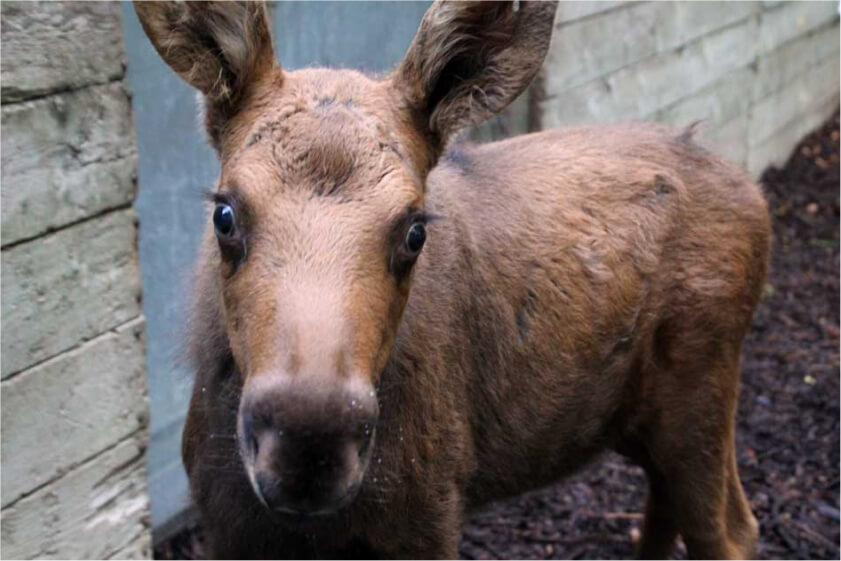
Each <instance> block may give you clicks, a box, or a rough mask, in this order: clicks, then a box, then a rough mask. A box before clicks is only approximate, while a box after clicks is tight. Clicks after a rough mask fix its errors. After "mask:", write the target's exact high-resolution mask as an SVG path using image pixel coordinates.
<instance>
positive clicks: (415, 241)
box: [406, 222, 426, 253]
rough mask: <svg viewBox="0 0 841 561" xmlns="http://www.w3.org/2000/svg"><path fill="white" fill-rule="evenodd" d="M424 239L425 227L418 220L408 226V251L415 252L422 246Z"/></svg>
mask: <svg viewBox="0 0 841 561" xmlns="http://www.w3.org/2000/svg"><path fill="white" fill-rule="evenodd" d="M425 241H426V227H424V225H423V224H421V223H420V222H417V223H415V224H412V227H411V228H409V231H408V233H406V249H408V250H409V252H410V253H417V252H419V251H420V250H421V248H422V247H423V243H424V242H425Z"/></svg>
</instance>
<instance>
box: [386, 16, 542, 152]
mask: <svg viewBox="0 0 841 561" xmlns="http://www.w3.org/2000/svg"><path fill="white" fill-rule="evenodd" d="M556 8H557V4H556V3H555V2H537V1H533V2H525V1H524V2H518V3H515V2H475V1H469V2H466V1H458V2H442V1H438V2H436V3H435V4H433V6H432V7H430V8H429V10H427V12H426V14H425V15H424V17H423V21H421V24H420V28H419V29H418V32H417V34H416V35H415V38H414V40H413V41H412V44H411V46H410V47H409V51H408V52H407V53H406V57H405V58H404V59H403V62H402V63H401V64H400V66H399V67H398V69H397V71H396V74H395V75H394V78H393V80H394V83H395V85H396V86H397V87H398V88H399V89H400V90H402V92H403V95H404V96H405V98H406V100H407V102H408V104H409V106H410V107H411V108H412V110H415V111H418V112H420V113H421V115H422V118H423V119H425V120H427V122H428V131H426V132H428V133H430V134H431V135H432V137H433V139H434V140H435V141H437V142H438V143H439V146H438V149H441V148H443V145H444V143H446V141H447V138H448V137H449V136H451V135H452V134H453V133H455V132H457V131H458V130H459V129H461V128H464V127H467V126H470V125H475V124H478V123H480V122H482V121H484V120H485V119H487V118H488V117H490V116H491V115H494V114H495V113H498V112H499V111H501V110H502V109H504V108H505V107H506V106H507V105H508V104H509V103H511V102H512V101H513V100H514V99H515V98H516V97H517V96H518V95H520V93H522V92H523V91H524V90H525V89H526V87H527V86H528V85H529V83H530V82H531V81H532V79H533V78H534V76H535V75H536V74H537V71H538V70H539V69H540V66H541V64H543V59H544V58H545V56H546V51H547V50H548V48H549V41H550V39H551V38H552V25H553V22H554V19H555V9H556Z"/></svg>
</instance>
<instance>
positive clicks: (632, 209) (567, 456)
mask: <svg viewBox="0 0 841 561" xmlns="http://www.w3.org/2000/svg"><path fill="white" fill-rule="evenodd" d="M163 6H164V7H162V6H160V5H154V4H153V5H146V4H141V5H139V6H138V12H139V14H140V16H141V21H142V22H143V24H144V28H145V29H146V31H147V33H149V35H150V37H151V38H152V40H153V43H155V45H156V47H157V48H158V50H159V52H160V53H161V54H162V56H164V58H165V59H166V60H167V61H168V62H169V63H170V64H171V65H172V66H173V68H175V69H176V70H177V71H178V72H179V73H181V74H182V76H185V78H186V79H188V81H190V82H191V83H193V84H194V85H196V86H197V87H199V88H200V89H202V91H203V92H204V93H205V95H206V98H207V103H208V108H207V109H208V112H207V124H208V130H209V132H210V134H211V139H212V141H213V142H214V145H215V146H216V147H217V150H218V151H219V154H220V158H221V160H222V177H221V178H220V184H219V189H218V193H217V195H215V197H214V198H215V201H216V209H215V211H214V216H213V221H214V225H215V232H214V231H212V230H209V231H208V233H207V236H206V240H205V244H204V249H203V258H202V265H201V267H200V269H199V277H198V298H197V301H196V304H195V314H194V318H193V322H192V327H193V339H192V351H193V356H194V360H195V366H196V372H197V378H196V385H195V390H194V393H193V399H192V402H191V405H190V412H189V416H188V421H187V426H186V428H185V434H184V443H183V446H184V449H183V455H184V462H185V466H186V468H187V472H188V475H189V478H190V484H191V489H192V492H193V496H194V498H195V500H196V502H197V504H198V507H199V509H200V511H201V514H202V517H203V521H204V524H205V527H206V531H207V534H208V542H209V546H210V553H211V554H212V555H213V556H217V557H231V558H236V557H312V556H315V557H334V558H336V557H356V556H360V557H361V556H365V557H368V556H385V557H455V556H457V554H458V541H459V538H460V535H461V522H462V520H463V517H464V514H465V512H466V511H467V510H469V509H471V508H473V507H476V506H479V505H481V504H483V503H485V502H487V501H490V500H494V499H498V498H502V497H506V496H510V495H512V494H515V493H519V492H522V491H526V490H529V489H534V488H537V487H540V486H543V485H547V484H549V483H552V482H554V481H557V480H558V479H559V478H561V477H563V476H564V475H566V474H568V473H570V472H571V471H573V470H575V469H576V468H578V467H579V466H581V465H582V464H583V463H585V462H587V461H588V460H590V459H592V458H593V456H594V455H595V454H597V453H598V452H600V451H602V450H604V449H615V450H618V451H620V452H622V453H624V454H626V455H628V456H629V457H631V458H632V459H634V460H635V461H637V462H639V463H640V464H641V465H642V466H643V467H644V468H645V470H646V473H647V475H648V478H649V482H650V494H649V502H648V506H647V511H646V519H645V527H644V531H643V536H642V541H641V543H640V544H639V547H640V555H641V556H643V557H661V556H667V555H668V554H669V551H670V549H671V547H672V545H673V542H674V539H675V537H676V536H677V535H678V533H679V534H681V535H682V536H683V538H684V540H685V541H686V543H687V547H688V548H689V551H690V554H692V555H693V556H697V557H749V556H751V555H752V554H753V548H754V545H755V542H756V537H757V528H756V522H755V520H754V518H753V516H752V514H751V513H750V509H749V507H748V504H747V502H746V500H745V497H744V494H743V492H742V488H741V485H740V483H739V480H738V473H737V470H736V460H735V452H734V429H735V427H734V412H735V408H736V402H737V393H738V383H739V354H740V350H741V344H742V340H743V338H744V335H745V332H746V330H747V329H748V327H749V324H750V319H751V316H752V313H753V310H754V308H755V306H756V303H757V300H758V298H759V294H760V291H761V286H762V283H763V277H764V273H765V267H766V261H767V253H768V240H769V227H768V216H767V211H766V207H765V203H764V201H763V198H762V196H761V194H760V192H759V190H758V188H757V186H756V185H754V184H753V183H751V182H750V181H748V180H747V179H746V178H745V177H744V175H743V174H742V173H741V172H740V171H738V170H737V169H735V168H733V167H732V166H729V165H728V164H725V163H724V162H722V161H721V160H720V159H718V158H717V157H715V156H713V155H712V154H710V153H709V152H707V151H706V150H704V149H702V148H700V147H698V146H697V145H696V144H695V143H694V142H693V141H692V140H691V134H690V133H689V132H685V133H677V132H674V131H671V130H668V129H665V128H662V127H657V126H653V125H625V126H612V127H598V128H597V127H593V128H586V127H585V128H573V129H568V130H557V131H549V132H544V133H538V134H533V135H527V136H522V137H518V138H515V139H511V140H507V141H503V142H499V143H494V144H488V145H485V146H480V147H456V148H455V149H453V150H451V151H449V152H444V149H443V147H444V144H445V142H446V137H447V136H449V135H450V134H451V133H452V132H453V131H454V130H456V129H457V128H459V127H461V126H463V125H464V124H466V123H469V122H475V121H476V120H478V119H479V117H481V116H486V114H487V113H490V112H493V111H498V110H499V109H501V108H502V107H504V105H505V104H507V103H508V102H510V100H511V99H513V97H516V94H517V93H519V92H520V91H522V88H524V87H525V85H526V84H527V83H528V80H530V78H531V76H532V75H533V74H534V72H535V71H536V69H537V67H539V62H540V60H542V56H543V54H544V53H545V48H546V46H547V45H548V33H549V32H550V31H551V21H552V13H553V10H554V8H553V7H552V6H551V5H548V4H533V3H529V2H523V3H521V4H520V7H519V10H512V9H511V8H510V7H509V6H505V5H504V4H489V5H485V4H481V3H457V4H452V5H449V4H436V5H434V6H433V8H431V10H430V12H429V13H428V14H427V16H426V17H425V19H424V22H423V23H422V25H421V29H420V31H419V34H418V38H416V39H415V42H414V43H413V45H412V47H411V48H410V50H409V53H408V54H407V58H406V60H405V61H404V62H403V63H402V64H401V66H400V67H399V68H398V70H397V71H396V72H395V74H393V75H392V76H391V77H390V78H388V79H386V80H385V81H380V82H377V81H374V80H371V79H369V78H366V77H364V76H362V75H360V74H357V73H354V72H349V71H329V70H308V71H300V72H296V73H282V72H281V71H280V69H279V68H276V67H274V66H273V63H272V61H268V60H267V59H265V57H267V56H268V55H267V54H266V53H270V52H271V49H270V42H269V43H268V46H267V45H266V41H269V39H268V38H267V37H268V32H267V29H264V28H265V27H266V25H267V24H266V22H265V15H264V13H263V12H262V8H255V7H254V5H244V7H241V6H240V7H232V6H236V5H225V7H220V6H213V5H211V6H210V7H209V8H208V7H204V6H200V7H188V8H176V7H172V6H169V5H163ZM168 10H169V11H168ZM240 21H245V22H247V23H248V25H245V26H242V27H238V26H237V23H238V22H240ZM238 29H239V31H237V30H238ZM173 30H175V31H177V32H178V33H174V32H173ZM249 30H251V31H249ZM254 30H256V31H254ZM264 31H265V32H264ZM526 32H528V33H526ZM237 33H240V34H242V36H241V37H240V39H241V41H240V42H241V43H242V44H241V45H240V46H241V47H242V48H240V49H234V48H229V47H230V43H231V42H232V41H233V42H234V43H235V44H239V43H236V41H235V40H234V39H235V38H236V37H238V36H239V35H237ZM193 35H198V36H201V37H204V36H205V35H207V36H209V37H210V39H212V40H214V41H215V42H216V44H218V45H219V46H220V49H221V52H222V53H223V54H224V53H226V52H227V51H226V48H228V50H229V51H230V52H229V53H228V54H227V55H226V56H227V58H226V60H225V61H224V64H222V65H221V66H219V67H217V66H214V64H216V62H215V59H214V58H213V57H210V58H207V57H204V58H203V57H202V56H200V54H196V51H194V50H191V49H190V48H189V47H191V46H192V42H191V41H192V40H193V39H195V38H194V37H193ZM232 36H233V37H234V39H232ZM204 40H205V42H204V43H203V44H207V37H204ZM439 44H440V45H442V47H441V49H443V50H437V49H436V48H435V46H436V45H439ZM179 48H181V49H182V50H179ZM243 52H251V53H256V54H254V56H251V57H239V58H237V56H236V55H237V54H242V53H243ZM260 53H262V54H260ZM535 57H536V58H535ZM185 61H186V63H185ZM232 61H233V62H232ZM514 62H519V63H520V64H519V65H513V64H512V63H514ZM187 63H189V64H187ZM206 67H207V68H206ZM214 77H215V78H214ZM220 83H221V84H222V86H225V88H226V89H225V91H222V92H220V91H219V89H218V88H219V87H220V86H219V84H220ZM477 88H480V89H479V90H478V91H479V92H480V94H481V95H479V96H476V95H475V94H476V91H477ZM436 163H437V166H436ZM426 227H428V230H429V236H428V238H429V239H428V241H427V242H426V244H425V245H424V243H423V242H424V240H425V239H426V235H425V228H426ZM421 247H423V251H421V250H420V248H421Z"/></svg>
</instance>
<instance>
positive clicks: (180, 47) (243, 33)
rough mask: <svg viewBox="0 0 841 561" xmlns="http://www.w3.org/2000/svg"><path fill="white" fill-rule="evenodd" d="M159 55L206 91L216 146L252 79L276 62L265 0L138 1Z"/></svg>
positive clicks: (145, 27)
mask: <svg viewBox="0 0 841 561" xmlns="http://www.w3.org/2000/svg"><path fill="white" fill-rule="evenodd" d="M134 8H135V10H136V12H137V15H138V17H139V19H140V23H141V25H142V26H143V30H144V31H145V32H146V35H148V37H149V39H150V40H151V41H152V44H153V45H154V47H155V50H157V51H158V54H159V55H161V58H163V59H164V61H165V62H166V63H167V64H168V65H169V66H170V67H172V69H173V70H174V71H175V72H176V73H177V74H178V75H179V76H180V77H181V78H182V79H184V80H185V81H186V82H187V83H188V84H190V85H192V86H193V87H195V88H197V89H198V90H199V91H201V92H202V93H203V94H204V97H205V102H206V112H205V116H206V125H207V129H208V133H209V134H210V137H211V139H212V140H213V142H214V143H215V144H216V145H217V146H218V145H219V142H220V136H221V134H222V131H223V130H224V126H225V124H226V123H227V121H228V120H229V119H230V118H231V117H232V116H233V115H234V114H236V112H237V111H238V110H239V109H240V108H241V106H242V104H243V101H244V100H245V99H246V98H247V96H248V94H249V91H250V90H251V88H252V87H253V85H254V84H255V83H256V82H258V81H259V80H260V79H261V78H264V77H266V76H269V75H270V74H272V73H273V71H274V70H276V69H277V68H278V65H277V62H276V60H275V57H274V49H273V47H272V38H271V34H270V32H269V21H268V17H267V15H266V8H265V5H264V4H263V3H262V2H135V4H134Z"/></svg>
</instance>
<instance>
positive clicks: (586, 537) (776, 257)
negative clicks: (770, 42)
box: [155, 113, 839, 559]
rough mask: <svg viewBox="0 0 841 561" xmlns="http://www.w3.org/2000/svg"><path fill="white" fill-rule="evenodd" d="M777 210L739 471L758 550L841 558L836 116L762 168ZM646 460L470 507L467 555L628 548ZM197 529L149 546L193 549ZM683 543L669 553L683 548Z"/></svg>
mask: <svg viewBox="0 0 841 561" xmlns="http://www.w3.org/2000/svg"><path fill="white" fill-rule="evenodd" d="M762 183H763V185H764V188H765V192H766V194H767V196H768V201H769V203H770V207H771V212H772V214H773V218H774V251H773V257H772V264H771V270H770V275H769V278H768V283H767V285H766V287H765V293H764V297H763V302H762V304H761V306H760V308H759V310H758V312H757V316H756V319H755V322H754V326H753V329H752V331H751V333H750V335H749V336H748V338H747V341H746V344H745V349H744V354H743V376H742V391H741V397H740V404H739V417H738V418H739V422H738V433H737V439H738V455H739V470H740V474H741V478H742V482H743V483H744V486H745V490H746V492H747V495H748V498H749V500H750V503H751V505H752V507H753V511H754V513H755V514H756V517H757V518H758V520H759V524H760V536H761V537H760V543H759V550H758V555H759V557H760V558H768V559H838V558H839V300H838V298H839V234H838V224H839V201H838V199H839V118H838V114H837V113H836V115H835V116H834V117H832V118H831V119H830V120H829V121H827V123H826V124H825V125H824V126H823V127H821V128H820V129H819V130H818V131H815V133H813V134H811V135H809V136H808V137H807V138H805V139H804V140H803V141H802V142H801V144H800V145H799V146H798V147H797V149H796V150H795V152H794V153H793V155H792V157H791V159H790V160H789V161H788V162H787V163H786V165H785V166H784V167H783V168H775V167H771V168H769V169H767V170H766V171H765V173H764V174H763V176H762ZM645 493H646V481H645V476H644V475H643V473H642V470H640V469H639V468H637V467H635V466H633V465H631V464H629V463H628V462H626V461H625V460H624V459H623V458H621V457H620V456H617V455H614V454H609V455H606V456H604V457H603V458H602V459H601V461H599V462H598V463H597V464H595V465H593V466H591V467H590V468H589V469H586V470H584V471H583V472H582V473H580V474H579V475H577V476H575V477H573V478H571V479H568V480H566V481H564V482H562V483H560V484H558V485H555V486H552V487H549V488H546V489H543V490H541V491H538V492H534V493H529V494H527V495H523V496H520V497H516V498H514V499H511V500H508V501H505V502H500V503H496V504H493V505H491V506H489V507H487V508H485V509H484V510H482V511H480V512H477V513H474V514H473V515H472V516H471V517H470V519H469V521H468V523H467V525H466V527H465V531H464V537H463V538H462V542H461V549H460V553H461V555H462V557H463V558H465V559H492V558H515V559H517V558H519V559H611V558H628V557H629V556H631V555H632V547H633V540H634V539H635V538H636V537H637V536H638V528H639V527H640V524H641V521H642V514H641V513H642V510H643V508H644V505H645ZM197 536H198V533H197V532H195V531H189V532H186V533H183V534H181V535H180V536H178V537H176V538H175V539H174V540H171V541H170V542H168V543H166V544H163V545H162V546H161V547H160V548H159V549H157V550H156V551H155V553H156V557H158V558H169V559H172V558H181V559H191V558H192V559H195V558H199V557H200V556H201V554H202V552H201V543H200V539H199V538H198V537H197ZM685 553H686V552H685V550H684V549H683V548H682V547H681V546H679V548H678V551H677V555H678V556H679V557H681V558H682V557H684V556H685Z"/></svg>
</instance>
